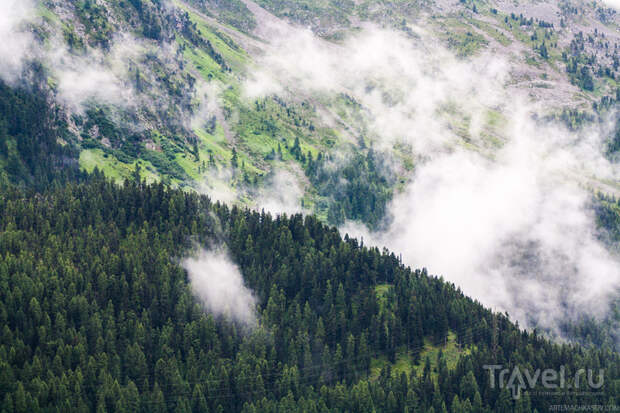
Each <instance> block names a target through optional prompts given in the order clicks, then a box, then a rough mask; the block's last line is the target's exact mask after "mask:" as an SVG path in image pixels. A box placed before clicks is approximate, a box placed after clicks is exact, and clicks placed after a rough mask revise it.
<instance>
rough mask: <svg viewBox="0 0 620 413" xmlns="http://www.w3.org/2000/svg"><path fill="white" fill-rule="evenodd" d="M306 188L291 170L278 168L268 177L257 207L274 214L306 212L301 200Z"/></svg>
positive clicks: (258, 198) (257, 200) (257, 201)
mask: <svg viewBox="0 0 620 413" xmlns="http://www.w3.org/2000/svg"><path fill="white" fill-rule="evenodd" d="M303 195H304V190H303V188H302V187H301V186H300V184H299V179H298V178H297V177H296V176H295V175H294V174H293V173H291V172H288V171H286V170H283V169H279V170H276V171H275V172H273V173H271V174H270V175H269V176H268V177H267V179H266V185H265V186H264V187H263V188H261V190H260V192H259V195H258V197H257V199H256V207H257V208H258V209H264V210H265V211H267V212H271V213H273V214H279V213H286V214H289V215H291V214H297V213H301V212H304V208H303V207H302V204H301V201H302V197H303Z"/></svg>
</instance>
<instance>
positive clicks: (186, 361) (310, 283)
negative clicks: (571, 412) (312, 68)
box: [0, 172, 620, 413]
mask: <svg viewBox="0 0 620 413" xmlns="http://www.w3.org/2000/svg"><path fill="white" fill-rule="evenodd" d="M0 210H2V211H4V213H3V214H2V215H0V285H1V286H2V288H0V319H1V320H2V325H3V330H2V335H1V336H0V367H1V368H0V383H2V385H0V400H1V401H0V411H3V412H4V411H6V412H13V411H16V412H21V411H31V412H33V413H34V412H39V411H49V410H54V409H58V410H62V411H66V412H72V411H93V412H94V411H97V412H104V411H130V412H140V411H144V412H146V411H154V410H156V411H160V412H180V411H182V412H205V411H241V412H254V411H275V410H276V409H277V410H278V411H292V410H299V409H301V410H303V409H307V410H311V411H325V410H327V409H329V410H330V411H333V412H345V411H351V410H354V411H360V412H362V411H373V410H377V411H383V412H398V411H403V410H404V409H405V406H408V407H410V408H412V409H413V410H414V411H415V410H420V411H429V410H430V409H431V408H432V409H435V407H437V408H438V409H443V407H442V406H447V405H450V406H452V407H451V411H459V410H457V409H455V407H454V406H455V402H454V400H455V399H456V400H458V403H457V404H459V405H460V404H461V403H462V404H463V405H464V406H471V408H470V407H465V408H464V409H465V410H463V411H471V412H491V411H512V409H513V408H515V409H522V411H533V410H534V409H537V410H538V411H545V410H546V409H547V408H548V406H549V405H550V404H557V403H574V402H575V401H576V400H581V401H583V399H581V398H580V399H577V396H575V395H572V394H571V393H569V394H568V395H564V394H563V395H560V396H549V397H541V398H534V397H532V398H530V397H528V396H526V397H524V398H522V399H520V400H519V401H517V402H514V401H512V399H511V398H510V397H505V394H504V393H503V392H502V391H500V390H499V389H497V388H496V389H492V388H491V387H489V386H488V382H487V380H488V374H487V372H486V371H484V370H483V369H481V368H480V366H481V365H482V364H485V363H489V362H493V363H497V364H503V365H505V366H507V367H511V366H514V365H515V363H518V364H519V365H521V366H523V367H525V366H528V367H530V368H556V369H557V368H559V366H564V367H565V368H566V369H567V371H568V372H574V371H576V369H578V368H582V367H583V366H589V365H596V366H600V367H603V368H605V371H606V376H605V386H604V388H603V389H602V390H600V393H597V394H595V395H593V396H588V400H589V402H590V403H597V402H598V403H602V402H605V403H607V402H609V403H617V402H618V397H619V396H618V395H619V394H620V393H619V392H618V391H617V386H618V380H617V375H615V372H617V371H618V368H620V359H619V357H618V355H617V353H611V352H608V351H602V350H586V349H581V348H579V349H578V348H576V347H575V346H568V345H557V344H551V343H550V342H549V341H547V340H545V339H543V338H541V337H539V336H537V335H536V334H535V333H526V332H523V331H520V330H519V329H518V328H517V327H516V326H514V325H513V324H511V323H510V322H509V321H508V319H507V318H506V317H504V316H502V315H497V314H492V313H491V312H490V311H488V310H486V309H484V308H483V307H482V306H480V304H478V303H477V302H474V301H472V300H470V299H468V298H466V297H464V296H463V295H462V294H461V293H460V292H459V291H458V290H456V288H455V287H454V286H453V285H451V284H447V283H445V282H444V281H442V280H441V279H438V278H434V277H430V276H428V275H427V273H426V272H425V271H412V270H410V269H408V268H405V267H404V266H402V265H401V264H400V263H399V261H398V260H397V259H396V258H395V257H394V255H393V254H390V253H389V252H388V251H383V252H380V251H379V250H378V249H376V248H372V249H369V248H367V247H361V246H360V245H359V244H358V242H357V241H356V240H354V239H346V240H342V239H341V238H340V236H339V235H338V232H337V231H336V230H335V229H333V228H329V227H326V226H324V225H323V224H321V223H320V222H319V221H317V220H316V218H313V217H311V216H310V217H305V218H304V217H302V216H301V215H295V216H291V217H286V216H281V217H277V218H273V217H271V216H270V215H264V214H260V213H257V212H250V211H247V210H242V209H239V208H232V209H230V208H228V207H227V206H224V205H221V204H219V203H218V204H212V203H211V202H210V201H209V200H208V199H207V198H205V197H202V196H198V195H195V194H191V193H185V192H182V191H178V190H170V189H166V187H165V186H164V185H162V184H156V185H152V186H149V185H146V184H144V183H139V182H138V181H137V180H135V178H134V179H130V180H127V181H126V183H125V184H124V185H123V186H116V185H114V184H111V183H110V182H109V181H107V180H106V179H104V178H103V176H102V175H101V174H99V173H98V172H95V173H94V174H93V175H91V176H90V177H88V178H85V181H84V182H83V183H81V184H73V183H69V184H67V185H64V186H62V187H59V188H57V189H50V190H47V191H44V192H42V193H35V194H29V193H26V192H25V191H23V190H20V189H17V188H15V187H12V186H10V185H6V184H4V185H3V190H2V191H1V192H0ZM193 243H199V244H202V245H218V244H220V243H224V244H225V245H226V246H227V249H228V250H229V251H230V255H231V258H232V259H233V260H234V261H235V262H236V263H237V265H238V266H239V268H240V270H241V271H242V273H243V274H244V278H245V282H246V284H247V285H248V287H249V288H251V289H252V291H253V292H254V293H255V295H256V297H257V299H258V301H257V315H258V317H259V320H260V323H259V326H258V327H257V328H256V329H253V330H248V329H247V328H245V327H243V326H242V325H238V324H234V323H231V322H230V321H227V320H226V319H219V318H214V317H213V316H212V315H210V314H209V313H208V312H206V311H205V307H203V305H202V304H201V303H200V302H199V301H197V299H196V298H195V296H194V295H193V294H192V292H191V289H190V285H189V282H188V276H187V274H186V273H185V271H184V270H183V269H182V268H181V267H179V264H178V258H179V257H182V256H183V255H185V254H186V252H188V251H189V250H190V249H191V248H192V245H193ZM387 284H389V285H390V286H391V287H389V288H386V285H387ZM377 292H379V294H385V295H388V296H389V299H388V300H386V301H385V302H384V304H383V305H379V303H378V299H377ZM450 331H452V333H451V332H450ZM472 332H473V333H472ZM431 343H445V344H441V345H431ZM421 348H423V351H422V352H421V354H420V359H421V360H424V361H423V364H422V363H421V362H418V361H417V360H415V358H414V359H411V358H410V355H411V354H415V353H416V351H418V350H419V349H421ZM541 355H544V356H542V357H541ZM422 357H423V358H422ZM426 360H428V361H426ZM433 360H434V361H433ZM421 364H422V365H421ZM398 373H400V374H398ZM567 377H570V374H568V373H567ZM599 400H600V401H599Z"/></svg>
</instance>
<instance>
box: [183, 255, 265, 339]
mask: <svg viewBox="0 0 620 413" xmlns="http://www.w3.org/2000/svg"><path fill="white" fill-rule="evenodd" d="M182 266H183V268H185V270H186V271H187V273H188V275H189V279H190V284H191V288H192V291H193V292H194V294H195V295H196V296H197V297H198V298H199V299H200V300H201V301H202V302H203V303H204V305H205V307H206V308H207V310H208V311H209V312H211V313H212V314H213V315H215V316H216V317H224V318H225V319H228V320H232V321H236V322H239V323H241V324H244V325H246V326H250V327H253V326H256V324H257V319H256V312H255V308H256V298H255V297H254V295H253V294H252V291H250V290H249V289H248V288H247V287H246V286H245V284H244V282H243V275H242V274H241V271H240V270H239V267H237V265H236V264H234V263H233V262H232V261H231V259H230V258H229V257H228V254H226V253H225V252H223V251H207V250H204V249H203V250H200V251H199V252H198V253H197V254H196V255H195V256H194V257H190V258H186V259H185V260H183V262H182Z"/></svg>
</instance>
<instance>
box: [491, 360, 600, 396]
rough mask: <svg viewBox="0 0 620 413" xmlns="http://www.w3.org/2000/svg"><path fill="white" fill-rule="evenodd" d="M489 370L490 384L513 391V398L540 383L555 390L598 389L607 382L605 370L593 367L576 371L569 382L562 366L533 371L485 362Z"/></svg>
mask: <svg viewBox="0 0 620 413" xmlns="http://www.w3.org/2000/svg"><path fill="white" fill-rule="evenodd" d="M482 367H483V368H484V369H485V370H488V371H489V375H490V376H489V377H490V385H491V388H492V389H494V388H495V387H496V386H497V387H499V388H500V389H504V388H506V389H508V390H510V391H511V393H512V397H513V399H515V400H517V399H519V398H521V392H522V391H524V390H532V389H534V388H536V386H538V385H539V384H540V385H541V386H542V387H543V388H545V389H547V390H554V391H558V390H559V391H562V390H564V391H566V390H569V389H576V390H581V389H588V390H598V389H600V388H601V387H603V384H604V382H605V371H604V370H598V374H597V375H595V374H594V370H592V369H587V370H586V369H580V370H577V372H576V373H575V375H574V377H573V380H572V381H571V382H567V380H566V368H565V367H564V366H562V367H560V369H559V370H555V369H545V370H542V371H541V370H540V369H537V370H536V371H534V372H532V371H531V370H529V369H522V368H520V367H519V366H515V367H513V368H512V370H511V369H508V368H503V366H502V365H501V364H490V365H489V364H485V365H484V366H482Z"/></svg>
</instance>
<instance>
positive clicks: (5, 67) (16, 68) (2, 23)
mask: <svg viewBox="0 0 620 413" xmlns="http://www.w3.org/2000/svg"><path fill="white" fill-rule="evenodd" d="M34 17H35V4H34V2H33V1H31V0H3V1H2V2H0V38H1V39H2V41H1V42H0V77H1V78H2V79H3V80H5V81H7V82H14V81H16V80H17V79H18V78H19V77H20V75H21V74H22V71H23V67H24V64H25V62H26V61H27V59H28V57H29V54H30V53H32V45H33V42H34V36H33V34H32V32H31V31H30V28H29V27H28V23H29V22H30V21H31V20H32V19H33V18H34Z"/></svg>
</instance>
